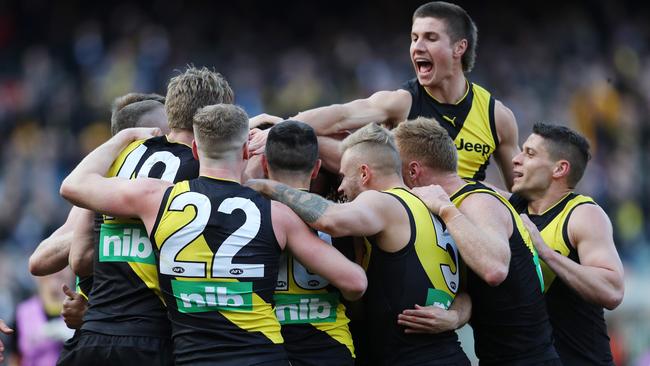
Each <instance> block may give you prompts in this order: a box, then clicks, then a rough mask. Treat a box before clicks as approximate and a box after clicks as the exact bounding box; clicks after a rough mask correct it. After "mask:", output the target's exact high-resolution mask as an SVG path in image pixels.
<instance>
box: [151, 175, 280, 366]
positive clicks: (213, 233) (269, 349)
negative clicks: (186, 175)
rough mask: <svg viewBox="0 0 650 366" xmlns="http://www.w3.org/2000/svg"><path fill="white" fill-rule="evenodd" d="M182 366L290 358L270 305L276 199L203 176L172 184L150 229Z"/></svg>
mask: <svg viewBox="0 0 650 366" xmlns="http://www.w3.org/2000/svg"><path fill="white" fill-rule="evenodd" d="M151 242H152V243H154V245H155V246H156V247H157V248H158V249H159V252H158V253H159V274H160V286H161V290H162V292H163V296H164V298H165V301H166V303H167V307H168V311H169V314H170V319H171V322H172V339H173V342H174V355H175V358H176V364H178V365H187V364H191V365H202V364H205V365H253V364H257V363H262V362H271V361H276V360H286V353H285V352H284V348H283V347H282V341H283V339H282V335H281V333H280V324H279V322H278V320H277V318H276V317H275V313H274V311H273V292H274V290H275V286H276V280H277V277H278V261H279V259H280V254H281V248H280V246H279V245H278V242H277V239H276V238H275V233H274V232H273V226H272V223H271V202H270V201H269V200H267V199H266V198H264V197H262V196H261V195H260V194H259V193H257V192H255V191H253V190H251V189H249V188H246V187H243V186H242V185H240V184H239V183H237V182H234V181H229V180H222V179H216V178H211V177H206V176H201V177H199V178H197V179H194V180H191V181H184V182H181V183H177V184H176V185H174V186H173V187H170V188H169V189H168V190H167V191H166V193H165V195H164V198H163V200H162V204H161V207H160V211H159V213H158V217H157V218H156V222H155V224H154V227H153V229H152V232H151Z"/></svg>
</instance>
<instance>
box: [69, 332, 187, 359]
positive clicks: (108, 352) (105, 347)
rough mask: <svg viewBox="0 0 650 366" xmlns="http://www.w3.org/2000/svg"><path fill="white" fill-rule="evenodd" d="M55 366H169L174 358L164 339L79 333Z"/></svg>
mask: <svg viewBox="0 0 650 366" xmlns="http://www.w3.org/2000/svg"><path fill="white" fill-rule="evenodd" d="M75 338H76V340H75ZM56 364H57V366H76V365H80V366H81V365H93V366H114V365H125V366H130V365H133V366H144V365H161V366H173V365H174V356H173V353H172V343H171V340H170V339H167V338H156V337H137V336H116V335H107V334H101V333H95V332H92V331H88V330H82V331H77V334H75V336H74V337H73V338H71V339H70V340H68V342H66V347H65V348H64V350H63V351H62V352H61V356H60V357H59V360H58V361H57V363H56Z"/></svg>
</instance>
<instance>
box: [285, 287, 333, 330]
mask: <svg viewBox="0 0 650 366" xmlns="http://www.w3.org/2000/svg"><path fill="white" fill-rule="evenodd" d="M273 299H274V300H275V316H276V317H277V318H278V321H280V324H305V323H333V322H335V321H336V309H337V308H338V305H339V294H338V293H324V294H276V295H274V296H273Z"/></svg>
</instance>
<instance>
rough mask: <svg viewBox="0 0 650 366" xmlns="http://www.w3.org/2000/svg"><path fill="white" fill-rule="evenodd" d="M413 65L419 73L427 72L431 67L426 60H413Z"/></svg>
mask: <svg viewBox="0 0 650 366" xmlns="http://www.w3.org/2000/svg"><path fill="white" fill-rule="evenodd" d="M415 66H416V67H417V69H418V72H419V73H421V74H424V73H427V72H429V71H431V70H432V69H433V64H432V63H431V62H429V61H427V60H415Z"/></svg>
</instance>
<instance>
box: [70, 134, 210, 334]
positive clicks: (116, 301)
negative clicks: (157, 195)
mask: <svg viewBox="0 0 650 366" xmlns="http://www.w3.org/2000/svg"><path fill="white" fill-rule="evenodd" d="M198 168H199V165H198V161H197V160H195V159H194V157H193V155H192V150H191V148H190V147H189V146H187V145H183V144H179V143H174V142H169V141H168V140H167V138H166V136H160V137H154V138H151V139H148V140H140V141H135V142H133V143H132V144H130V145H129V146H127V147H126V148H125V149H124V150H123V151H122V152H121V153H120V155H119V156H118V158H117V159H116V160H115V162H114V163H113V165H112V167H111V168H110V170H109V171H108V174H107V176H109V177H113V176H119V177H123V178H136V177H151V178H160V179H163V180H166V181H169V182H175V181H179V180H183V179H190V178H193V177H196V176H198V172H199V169H198ZM98 237H99V241H98V242H97V244H96V246H95V253H96V255H95V267H94V272H93V277H94V278H93V287H92V290H91V292H90V296H89V302H88V311H87V312H86V315H85V316H84V324H83V326H82V329H84V330H90V331H93V332H97V333H102V334H109V335H120V336H149V337H161V338H167V337H169V336H170V326H169V320H168V319H167V312H166V309H165V304H164V303H163V301H162V297H161V295H160V289H159V286H158V274H157V270H156V257H155V254H154V253H153V248H152V246H151V243H150V242H149V238H148V237H147V231H146V229H145V228H144V226H143V225H142V222H141V221H140V220H137V219H123V218H112V217H107V216H106V217H104V219H103V223H102V224H101V227H100V231H99V235H98Z"/></svg>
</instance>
